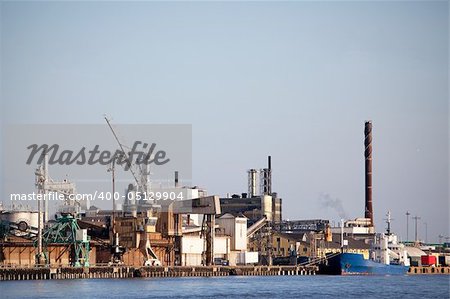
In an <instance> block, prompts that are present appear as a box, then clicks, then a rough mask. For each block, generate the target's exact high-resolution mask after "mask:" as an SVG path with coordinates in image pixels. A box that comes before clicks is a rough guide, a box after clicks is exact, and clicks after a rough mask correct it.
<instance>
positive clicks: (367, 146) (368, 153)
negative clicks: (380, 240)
mask: <svg viewBox="0 0 450 299" xmlns="http://www.w3.org/2000/svg"><path fill="white" fill-rule="evenodd" d="M364 157H365V162H366V165H365V170H366V201H365V212H364V217H365V218H368V219H370V224H371V226H372V227H373V226H374V223H373V207H372V121H366V123H365V126H364Z"/></svg>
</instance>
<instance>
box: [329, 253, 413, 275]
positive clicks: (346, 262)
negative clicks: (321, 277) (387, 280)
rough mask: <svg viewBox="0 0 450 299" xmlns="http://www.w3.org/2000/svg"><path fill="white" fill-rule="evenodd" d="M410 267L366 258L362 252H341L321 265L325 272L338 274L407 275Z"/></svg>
mask: <svg viewBox="0 0 450 299" xmlns="http://www.w3.org/2000/svg"><path fill="white" fill-rule="evenodd" d="M408 269H409V267H408V266H403V265H386V264H381V263H377V262H374V261H372V260H366V259H364V256H363V255H362V254H358V253H341V254H339V255H337V256H334V257H331V258H330V259H329V260H328V265H324V266H322V267H321V269H320V270H321V273H323V274H336V275H405V274H406V273H407V272H408Z"/></svg>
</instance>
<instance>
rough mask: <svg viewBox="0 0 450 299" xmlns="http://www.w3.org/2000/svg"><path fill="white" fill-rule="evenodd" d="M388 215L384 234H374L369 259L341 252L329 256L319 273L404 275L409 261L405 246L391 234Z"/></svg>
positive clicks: (388, 215) (360, 255)
mask: <svg viewBox="0 0 450 299" xmlns="http://www.w3.org/2000/svg"><path fill="white" fill-rule="evenodd" d="M390 220H391V219H390V213H389V212H388V214H387V225H388V226H387V231H386V233H381V234H376V235H375V237H374V241H373V243H372V245H371V248H370V254H369V258H367V259H366V258H365V257H364V255H363V254H360V253H348V252H344V250H343V252H341V253H339V254H334V255H330V256H329V258H328V259H327V263H326V264H324V265H321V267H320V268H321V272H322V273H324V274H334V275H405V274H406V273H407V272H408V269H409V266H410V264H409V259H408V255H407V252H406V249H405V246H404V245H403V244H401V243H399V242H398V236H397V235H395V234H393V233H391V229H390Z"/></svg>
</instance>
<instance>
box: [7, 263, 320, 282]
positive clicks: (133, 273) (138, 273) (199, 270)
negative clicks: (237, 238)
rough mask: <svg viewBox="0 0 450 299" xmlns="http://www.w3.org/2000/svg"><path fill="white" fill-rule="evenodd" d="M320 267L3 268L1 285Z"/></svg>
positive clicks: (298, 271) (303, 271)
mask: <svg viewBox="0 0 450 299" xmlns="http://www.w3.org/2000/svg"><path fill="white" fill-rule="evenodd" d="M317 271H318V269H317V267H315V266H310V267H302V266H236V267H230V266H211V267H188V266H180V267H128V266H93V267H88V268H81V267H80V268H76V267H59V268H46V267H41V268H12V267H5V268H0V281H7V280H38V279H87V278H92V279H95V278H133V277H210V276H230V275H243V276H268V275H315V274H316V272H317Z"/></svg>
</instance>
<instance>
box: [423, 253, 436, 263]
mask: <svg viewBox="0 0 450 299" xmlns="http://www.w3.org/2000/svg"><path fill="white" fill-rule="evenodd" d="M420 260H421V261H422V266H431V265H436V257H435V256H434V255H422V256H421V257H420Z"/></svg>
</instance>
